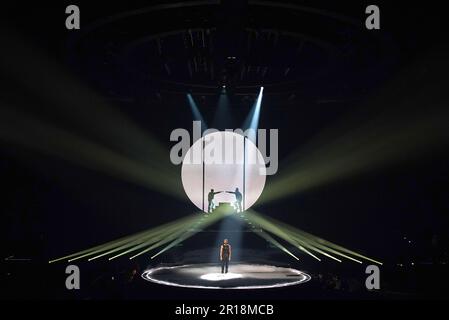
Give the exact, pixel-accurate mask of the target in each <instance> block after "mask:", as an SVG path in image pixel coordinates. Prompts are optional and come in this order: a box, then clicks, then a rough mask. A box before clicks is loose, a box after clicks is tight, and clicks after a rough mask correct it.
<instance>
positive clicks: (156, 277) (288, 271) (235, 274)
mask: <svg viewBox="0 0 449 320" xmlns="http://www.w3.org/2000/svg"><path fill="white" fill-rule="evenodd" d="M142 278H144V279H145V280H148V281H151V282H155V283H159V284H163V285H167V286H175V287H184V288H200V289H268V288H278V287H286V286H293V285H297V284H300V283H304V282H307V281H309V280H310V276H309V275H308V274H307V273H304V272H302V271H299V270H296V269H292V268H284V267H276V266H269V265H258V264H244V263H239V264H231V265H230V266H229V272H228V273H226V274H222V273H221V266H219V265H218V266H217V265H216V264H215V265H211V264H190V265H181V266H174V267H156V268H153V269H148V270H145V272H144V273H143V274H142Z"/></svg>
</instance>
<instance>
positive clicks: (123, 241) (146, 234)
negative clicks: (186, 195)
mask: <svg viewBox="0 0 449 320" xmlns="http://www.w3.org/2000/svg"><path fill="white" fill-rule="evenodd" d="M195 218H196V215H191V216H188V217H185V218H182V219H178V220H175V221H171V222H168V223H166V224H163V225H160V226H157V227H155V228H151V229H148V230H145V231H142V232H138V233H136V234H133V235H130V236H125V237H122V238H119V239H116V240H113V241H109V242H107V243H104V244H101V245H98V246H94V247H92V248H89V249H86V250H82V251H78V252H76V253H73V254H70V255H66V256H63V257H60V258H57V259H53V260H50V261H49V263H54V262H57V261H61V260H67V259H73V258H75V257H76V258H84V257H88V256H92V255H94V254H96V253H100V252H104V251H107V250H110V249H113V248H116V247H119V246H121V245H125V244H129V243H131V242H133V241H137V240H139V239H142V238H146V237H151V236H154V235H155V234H158V233H159V234H160V233H164V232H166V231H167V230H168V229H169V228H172V227H174V226H181V225H183V224H184V223H187V222H189V221H192V220H193V219H195Z"/></svg>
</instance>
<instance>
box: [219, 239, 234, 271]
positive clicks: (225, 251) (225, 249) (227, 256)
mask: <svg viewBox="0 0 449 320" xmlns="http://www.w3.org/2000/svg"><path fill="white" fill-rule="evenodd" d="M231 253H232V252H231V245H230V244H229V243H228V239H224V240H223V244H222V245H221V246H220V261H221V273H228V266H229V261H231Z"/></svg>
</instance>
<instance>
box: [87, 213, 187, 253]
mask: <svg viewBox="0 0 449 320" xmlns="http://www.w3.org/2000/svg"><path fill="white" fill-rule="evenodd" d="M185 223H187V222H185ZM179 228H180V222H177V223H174V225H172V226H167V227H166V228H163V229H161V230H159V231H154V232H152V233H150V234H148V235H145V236H142V237H139V238H138V239H137V240H135V241H132V242H129V243H127V244H124V245H121V246H119V247H116V248H113V249H111V250H108V251H106V252H103V253H102V254H100V255H97V256H95V257H92V258H90V259H89V260H88V261H92V260H95V259H98V258H101V257H104V256H107V255H110V254H112V253H114V252H117V251H121V250H124V249H128V248H130V247H132V249H129V250H126V251H123V252H121V253H119V254H116V255H115V256H113V257H110V258H109V260H112V259H115V258H118V257H120V256H122V255H124V254H126V253H129V252H131V251H132V250H133V249H134V248H135V247H136V246H139V245H141V244H142V243H145V245H148V243H155V242H157V241H159V240H160V239H161V238H163V237H165V236H167V235H168V234H170V233H172V232H175V231H176V230H177V229H179Z"/></svg>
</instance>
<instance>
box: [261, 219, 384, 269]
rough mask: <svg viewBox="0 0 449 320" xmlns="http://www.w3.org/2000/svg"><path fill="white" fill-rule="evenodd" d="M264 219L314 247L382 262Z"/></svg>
mask: <svg viewBox="0 0 449 320" xmlns="http://www.w3.org/2000/svg"><path fill="white" fill-rule="evenodd" d="M259 215H260V214H259ZM266 219H267V220H270V221H271V222H270V223H274V224H276V226H278V227H280V228H283V229H284V230H286V231H287V232H291V233H292V234H296V236H297V237H300V238H303V239H308V241H309V243H311V244H312V245H313V246H315V247H321V248H323V249H326V248H327V249H326V250H328V251H329V252H331V250H332V249H334V250H335V251H334V252H339V253H338V254H339V255H340V256H344V255H343V254H342V252H345V253H347V254H349V255H352V256H355V257H358V258H361V259H364V260H367V261H371V262H374V263H377V264H379V265H382V262H380V261H378V260H375V259H372V258H370V257H367V256H364V255H362V254H360V253H358V252H355V251H353V250H350V249H347V248H345V247H342V246H340V245H337V244H335V243H332V242H330V241H327V240H325V239H322V238H320V237H317V236H315V235H312V234H310V233H307V232H305V231H303V230H300V229H297V228H294V227H293V226H291V225H288V224H286V223H283V222H281V221H278V220H275V219H272V218H268V217H266ZM331 248H332V249H331ZM351 259H352V260H354V261H356V262H360V261H359V260H356V259H354V258H351Z"/></svg>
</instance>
